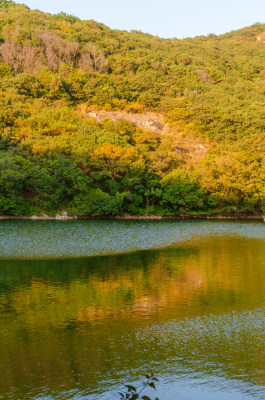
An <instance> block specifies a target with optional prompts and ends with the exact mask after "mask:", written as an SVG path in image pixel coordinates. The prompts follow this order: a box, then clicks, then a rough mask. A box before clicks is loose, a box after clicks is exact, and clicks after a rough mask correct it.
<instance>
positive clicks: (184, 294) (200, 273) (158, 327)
mask: <svg viewBox="0 0 265 400" xmlns="http://www.w3.org/2000/svg"><path fill="white" fill-rule="evenodd" d="M264 239H265V224H264V223H262V222H248V221H171V220H170V221H164V220H162V221H1V222H0V246H1V247H0V399H4V400H6V399H10V400H11V399H12V400H26V399H27V400H32V399H34V400H54V399H56V400H57V399H58V400H59V399H60V400H65V399H74V400H85V399H87V400H98V399H100V400H115V399H117V400H119V395H117V392H119V391H122V389H123V385H124V384H126V383H132V384H135V385H136V386H138V387H139V386H140V385H141V381H142V377H143V376H144V374H145V373H146V372H148V371H151V372H154V373H155V374H156V375H157V377H158V378H159V383H158V385H157V386H158V391H157V392H156V393H155V392H154V393H152V392H150V391H149V392H148V391H147V392H146V394H147V395H152V394H154V396H153V397H155V396H158V397H159V399H160V400H174V399H179V400H196V399H197V400H210V399H211V400H213V399H214V400H224V399H225V400H252V399H265V240H264Z"/></svg>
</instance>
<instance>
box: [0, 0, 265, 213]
mask: <svg viewBox="0 0 265 400" xmlns="http://www.w3.org/2000/svg"><path fill="white" fill-rule="evenodd" d="M0 36H1V42H0V126H1V130H0V135H1V136H0V183H1V185H0V214H2V215H15V216H17V215H32V214H39V215H40V214H42V213H47V214H50V215H53V214H55V213H57V212H60V211H62V210H66V211H67V212H68V213H70V214H75V215H83V216H89V215H92V216H112V215H122V214H136V215H144V214H159V215H188V214H196V215H199V214H216V213H223V214H227V215H231V214H235V213H241V214H244V213H247V214H249V213H257V212H258V213H261V212H263V211H264V210H265V200H264V199H265V151H264V150H265V25H262V24H255V25H253V26H250V27H247V28H244V29H241V30H239V31H235V32H231V33H227V34H225V35H221V36H215V35H213V34H210V35H208V36H207V37H206V36H199V37H196V38H193V39H191V38H187V39H183V40H178V39H171V40H169V39H160V38H158V37H154V36H151V35H148V34H144V33H142V32H139V31H132V32H126V31H119V30H111V29H109V28H108V27H107V26H105V25H103V24H99V23H97V22H95V21H92V20H91V21H81V20H79V19H78V18H76V17H74V16H70V15H67V14H64V13H61V14H57V15H51V14H46V13H43V12H41V11H38V10H30V9H29V8H27V7H26V6H24V5H19V4H16V3H14V2H12V1H8V0H0ZM103 110H104V112H103ZM102 113H103V115H105V116H106V118H99V117H98V116H99V115H102ZM115 113H117V114H116V115H118V117H117V118H109V117H108V116H112V115H114V114H115ZM132 114H133V115H134V118H132V117H131V115H132ZM128 115H130V118H128ZM150 115H151V117H150ZM150 118H151V119H152V118H153V119H155V120H157V121H159V122H158V125H159V126H164V127H165V129H164V128H163V129H162V128H161V129H152V126H151V125H150V124H149V125H150V126H149V125H148V123H147V124H146V125H144V124H143V125H142V126H141V125H139V124H137V123H136V122H137V121H138V120H139V119H140V120H141V121H142V120H145V119H146V120H147V122H148V120H149V119H150Z"/></svg>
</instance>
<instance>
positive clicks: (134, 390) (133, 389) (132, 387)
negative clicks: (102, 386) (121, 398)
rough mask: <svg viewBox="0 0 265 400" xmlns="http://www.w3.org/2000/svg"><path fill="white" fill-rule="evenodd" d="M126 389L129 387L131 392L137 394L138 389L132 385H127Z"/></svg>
mask: <svg viewBox="0 0 265 400" xmlns="http://www.w3.org/2000/svg"><path fill="white" fill-rule="evenodd" d="M125 387H127V388H128V389H130V390H132V391H133V392H136V387H134V386H132V385H125Z"/></svg>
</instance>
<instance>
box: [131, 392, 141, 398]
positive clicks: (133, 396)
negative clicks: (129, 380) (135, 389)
mask: <svg viewBox="0 0 265 400" xmlns="http://www.w3.org/2000/svg"><path fill="white" fill-rule="evenodd" d="M138 397H139V394H138V393H134V394H133V395H132V397H131V400H136V399H138Z"/></svg>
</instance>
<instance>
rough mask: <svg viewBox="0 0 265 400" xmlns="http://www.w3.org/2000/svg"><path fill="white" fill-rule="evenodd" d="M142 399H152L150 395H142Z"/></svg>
mask: <svg viewBox="0 0 265 400" xmlns="http://www.w3.org/2000/svg"><path fill="white" fill-rule="evenodd" d="M142 399H143V400H151V399H150V397H148V396H142Z"/></svg>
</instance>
